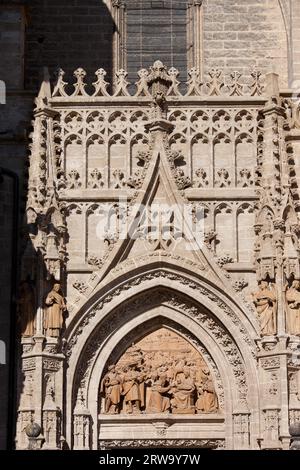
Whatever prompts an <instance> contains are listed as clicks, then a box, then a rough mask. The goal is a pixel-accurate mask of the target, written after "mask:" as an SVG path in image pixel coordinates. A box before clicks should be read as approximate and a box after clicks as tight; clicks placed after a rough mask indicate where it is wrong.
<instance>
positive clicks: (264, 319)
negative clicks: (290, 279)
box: [252, 281, 277, 336]
mask: <svg viewBox="0 0 300 470" xmlns="http://www.w3.org/2000/svg"><path fill="white" fill-rule="evenodd" d="M252 296H253V302H254V304H255V307H256V310H257V313H258V317H259V322H260V329H261V334H262V336H273V335H275V334H276V331H277V329H276V311H277V297H276V292H275V290H274V288H273V287H271V288H270V287H269V284H268V282H267V281H260V283H259V290H258V291H257V292H255V293H253V294H252Z"/></svg>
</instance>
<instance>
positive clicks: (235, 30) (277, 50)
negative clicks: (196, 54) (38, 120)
mask: <svg viewBox="0 0 300 470" xmlns="http://www.w3.org/2000/svg"><path fill="white" fill-rule="evenodd" d="M203 16H204V19H203V24H204V47H203V49H204V51H203V63H204V69H205V72H207V71H208V70H209V69H210V68H212V67H218V68H221V69H223V70H224V72H227V73H230V72H231V71H234V70H239V71H240V72H243V73H247V72H248V70H249V69H250V68H251V67H257V68H258V69H259V70H262V71H263V72H277V73H279V74H280V80H281V84H282V85H283V86H286V85H287V74H288V64H287V34H286V30H285V24H284V21H283V16H282V11H281V9H280V5H279V2H278V0H204V3H203Z"/></svg>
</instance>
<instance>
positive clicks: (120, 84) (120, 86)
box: [114, 69, 130, 96]
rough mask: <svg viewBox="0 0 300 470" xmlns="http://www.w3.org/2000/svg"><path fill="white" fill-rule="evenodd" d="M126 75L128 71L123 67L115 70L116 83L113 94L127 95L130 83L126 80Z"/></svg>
mask: <svg viewBox="0 0 300 470" xmlns="http://www.w3.org/2000/svg"><path fill="white" fill-rule="evenodd" d="M127 75H128V73H127V72H126V71H125V70H124V69H121V70H119V71H118V72H116V77H117V85H116V91H115V93H114V96H129V93H128V90H127V87H128V85H130V83H129V82H128V81H127V80H126V77H127Z"/></svg>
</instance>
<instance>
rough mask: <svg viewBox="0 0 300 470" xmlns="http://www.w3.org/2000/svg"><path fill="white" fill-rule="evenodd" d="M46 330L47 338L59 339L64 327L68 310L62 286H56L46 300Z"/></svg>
mask: <svg viewBox="0 0 300 470" xmlns="http://www.w3.org/2000/svg"><path fill="white" fill-rule="evenodd" d="M45 303H46V306H47V308H46V311H45V317H44V330H45V335H46V336H51V337H53V338H58V337H59V335H60V331H61V329H62V327H63V312H65V311H66V310H67V307H66V304H65V301H64V298H63V296H62V295H61V287H60V284H58V283H56V284H54V286H53V288H52V290H51V292H49V294H48V295H47V298H46V302H45Z"/></svg>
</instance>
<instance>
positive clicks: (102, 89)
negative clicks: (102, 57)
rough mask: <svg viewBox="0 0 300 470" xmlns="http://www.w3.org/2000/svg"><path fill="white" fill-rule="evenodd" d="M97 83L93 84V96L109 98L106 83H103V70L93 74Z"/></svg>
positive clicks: (104, 72) (104, 74) (104, 73)
mask: <svg viewBox="0 0 300 470" xmlns="http://www.w3.org/2000/svg"><path fill="white" fill-rule="evenodd" d="M95 75H96V77H97V81H96V82H94V83H93V85H94V87H95V93H94V95H93V96H109V94H108V92H107V87H108V85H109V83H108V82H106V81H105V77H106V71H105V70H104V69H98V70H97V71H96V72H95Z"/></svg>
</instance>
